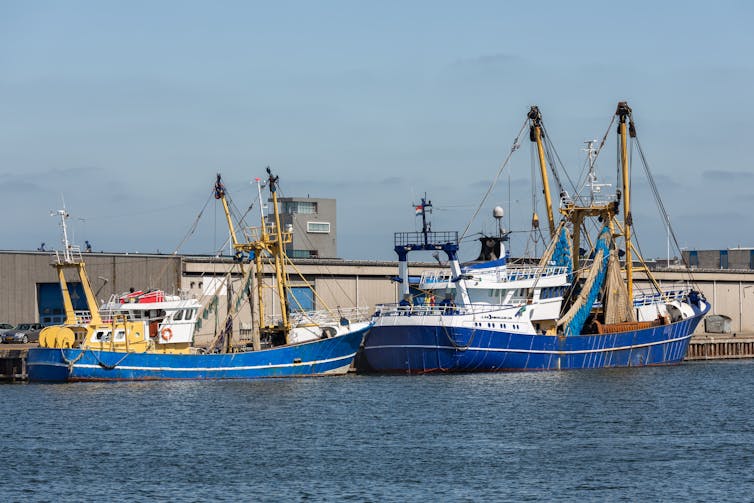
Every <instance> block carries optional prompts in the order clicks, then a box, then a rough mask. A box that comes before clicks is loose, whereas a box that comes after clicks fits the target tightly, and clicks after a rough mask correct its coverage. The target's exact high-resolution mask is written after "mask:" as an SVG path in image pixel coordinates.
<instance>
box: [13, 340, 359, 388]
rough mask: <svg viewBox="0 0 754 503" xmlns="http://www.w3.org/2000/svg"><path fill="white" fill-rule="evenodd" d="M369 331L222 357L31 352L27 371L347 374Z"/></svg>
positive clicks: (45, 375)
mask: <svg viewBox="0 0 754 503" xmlns="http://www.w3.org/2000/svg"><path fill="white" fill-rule="evenodd" d="M368 330H369V327H366V328H364V329H361V330H355V331H353V332H350V333H347V334H343V335H340V336H337V337H333V338H330V339H321V340H317V341H312V342H307V343H303V344H296V345H291V346H281V347H276V348H272V349H266V350H261V351H248V352H240V353H225V354H194V355H180V354H158V353H123V352H114V351H97V350H91V349H83V350H82V349H57V348H32V349H30V350H29V355H28V360H27V368H28V373H29V380H30V381H35V382H71V381H142V380H161V379H258V378H276V377H307V376H321V375H340V374H345V373H346V372H348V370H349V368H350V366H351V363H352V362H353V358H354V356H355V354H356V352H357V351H358V349H359V346H360V345H361V342H362V340H363V338H364V335H365V334H366V333H367V332H368Z"/></svg>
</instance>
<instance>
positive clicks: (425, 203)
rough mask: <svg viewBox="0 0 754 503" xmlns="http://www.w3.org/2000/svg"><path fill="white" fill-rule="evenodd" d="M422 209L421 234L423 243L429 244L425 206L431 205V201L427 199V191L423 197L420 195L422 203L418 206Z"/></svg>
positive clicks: (429, 206)
mask: <svg viewBox="0 0 754 503" xmlns="http://www.w3.org/2000/svg"><path fill="white" fill-rule="evenodd" d="M419 207H420V208H421V211H422V234H423V235H424V244H425V245H426V244H429V238H428V237H427V233H428V232H429V227H428V225H427V208H431V207H432V201H427V193H426V192H425V193H424V197H422V203H421V205H420V206H419Z"/></svg>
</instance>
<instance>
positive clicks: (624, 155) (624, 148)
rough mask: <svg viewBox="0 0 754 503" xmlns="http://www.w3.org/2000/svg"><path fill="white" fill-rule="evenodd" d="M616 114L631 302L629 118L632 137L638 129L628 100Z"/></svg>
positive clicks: (631, 219)
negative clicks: (627, 133) (627, 125)
mask: <svg viewBox="0 0 754 503" xmlns="http://www.w3.org/2000/svg"><path fill="white" fill-rule="evenodd" d="M615 114H616V115H617V116H618V118H619V120H620V122H619V126H618V134H619V135H620V147H621V150H620V152H621V171H622V174H623V222H624V228H623V234H624V237H625V240H626V288H627V290H628V299H629V302H631V303H633V298H634V297H633V291H634V283H633V281H634V280H633V259H632V258H631V225H632V224H633V218H632V217H631V185H630V177H629V172H628V138H627V135H626V119H627V118H628V119H629V120H630V128H629V133H630V135H631V137H632V138H634V137H636V129H635V128H634V123H633V120H632V119H631V108H630V107H629V106H628V103H627V102H625V101H621V102H619V103H618V109H617V110H616V111H615Z"/></svg>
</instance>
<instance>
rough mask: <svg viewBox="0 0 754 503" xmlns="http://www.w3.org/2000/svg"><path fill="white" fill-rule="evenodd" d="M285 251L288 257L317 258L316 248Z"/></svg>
mask: <svg viewBox="0 0 754 503" xmlns="http://www.w3.org/2000/svg"><path fill="white" fill-rule="evenodd" d="M285 253H286V254H287V255H288V256H289V257H290V258H317V257H318V256H319V252H318V251H317V250H286V252H285Z"/></svg>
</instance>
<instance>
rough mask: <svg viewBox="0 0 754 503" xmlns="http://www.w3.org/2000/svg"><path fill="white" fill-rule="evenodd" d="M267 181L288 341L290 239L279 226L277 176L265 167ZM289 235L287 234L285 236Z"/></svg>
mask: <svg viewBox="0 0 754 503" xmlns="http://www.w3.org/2000/svg"><path fill="white" fill-rule="evenodd" d="M267 175H268V176H269V178H268V183H269V185H270V193H271V194H272V211H273V215H274V216H275V242H274V245H275V246H274V249H273V256H274V257H275V279H276V281H277V290H278V297H279V299H280V310H281V311H282V313H281V315H282V319H281V321H282V324H283V330H284V332H285V342H286V343H288V333H289V332H290V329H291V324H290V321H289V320H288V310H289V309H288V297H287V295H286V292H287V291H288V283H287V282H288V275H287V274H286V272H285V248H284V245H285V243H286V242H290V239H286V240H284V239H283V230H282V229H281V228H280V211H279V209H278V194H277V182H278V178H279V177H277V176H273V174H272V171H270V168H269V167H267ZM286 237H289V236H286Z"/></svg>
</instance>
